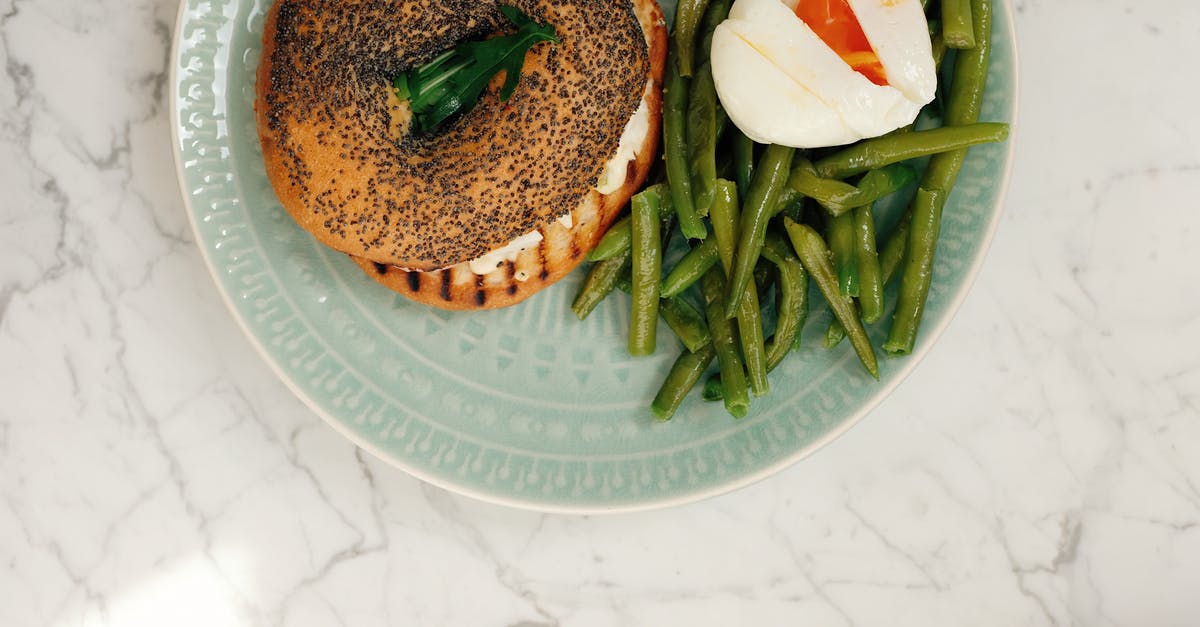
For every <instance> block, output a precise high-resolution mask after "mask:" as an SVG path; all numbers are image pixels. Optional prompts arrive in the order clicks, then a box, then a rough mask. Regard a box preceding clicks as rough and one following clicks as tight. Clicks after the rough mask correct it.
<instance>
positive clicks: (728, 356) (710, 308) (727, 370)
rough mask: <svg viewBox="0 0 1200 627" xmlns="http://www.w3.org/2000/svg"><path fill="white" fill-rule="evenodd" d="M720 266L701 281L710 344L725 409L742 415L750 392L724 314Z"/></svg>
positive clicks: (747, 408)
mask: <svg viewBox="0 0 1200 627" xmlns="http://www.w3.org/2000/svg"><path fill="white" fill-rule="evenodd" d="M723 275H724V273H723V272H721V269H720V268H713V269H712V270H709V271H708V272H707V273H706V274H705V275H704V279H703V280H702V281H701V282H700V283H701V286H702V287H703V290H704V301H705V303H706V306H705V313H706V314H707V317H708V331H709V333H711V334H712V346H713V348H714V349H715V350H716V352H717V363H718V365H719V366H720V371H721V383H722V387H723V388H724V397H725V411H727V412H729V414H730V415H732V416H735V417H737V418H741V417H743V416H745V415H746V412H747V411H749V409H750V393H749V390H748V388H747V386H746V372H745V370H744V369H743V366H742V356H741V355H740V354H739V353H738V346H737V344H738V342H737V338H736V337H735V336H736V332H735V331H734V329H733V323H732V322H730V321H729V319H728V318H726V317H725V279H724V276H723Z"/></svg>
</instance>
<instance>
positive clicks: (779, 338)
mask: <svg viewBox="0 0 1200 627" xmlns="http://www.w3.org/2000/svg"><path fill="white" fill-rule="evenodd" d="M762 255H763V257H765V258H766V259H767V260H768V261H770V262H771V263H773V264H775V266H776V267H777V268H778V269H779V283H778V286H779V287H778V294H779V316H778V320H777V322H776V323H775V334H774V335H773V336H771V339H770V340H768V341H767V371H768V372H770V371H772V370H774V369H775V368H777V367H778V366H779V364H780V363H782V362H783V359H784V358H785V357H787V354H788V353H789V352H790V351H793V350H796V349H797V348H799V347H800V331H801V329H803V328H804V319H805V318H806V317H807V315H808V273H806V272H805V271H804V266H803V265H801V264H800V260H799V259H798V258H796V253H794V252H792V249H791V247H790V246H788V244H787V243H786V242H784V241H783V238H781V237H780V236H779V235H778V234H777V233H767V239H766V242H765V244H764V246H763V252H762ZM701 396H702V397H703V398H704V400H706V401H719V400H721V399H723V398H724V392H723V390H722V387H721V375H719V374H715V375H713V376H711V377H709V379H708V381H705V383H704V391H703V392H702V394H701Z"/></svg>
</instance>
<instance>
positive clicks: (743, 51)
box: [711, 0, 937, 148]
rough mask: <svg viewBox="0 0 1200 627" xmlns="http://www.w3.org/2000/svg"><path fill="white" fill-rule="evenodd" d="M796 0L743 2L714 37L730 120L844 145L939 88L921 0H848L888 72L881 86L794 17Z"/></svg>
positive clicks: (811, 143) (894, 120) (774, 135)
mask: <svg viewBox="0 0 1200 627" xmlns="http://www.w3.org/2000/svg"><path fill="white" fill-rule="evenodd" d="M796 2H797V0H737V1H736V2H735V3H734V5H733V8H732V9H731V10H730V12H729V19H727V20H725V21H724V22H722V23H721V25H720V26H718V27H717V29H716V31H715V32H714V34H713V41H712V56H711V59H712V70H713V79H714V81H715V83H716V88H717V95H718V96H719V97H720V99H721V104H722V106H723V107H724V108H725V110H726V112H727V113H728V114H729V118H730V120H732V121H733V123H734V124H735V125H737V127H738V128H739V129H741V130H742V132H744V133H746V135H748V136H749V137H750V138H751V139H754V140H755V141H757V142H760V143H776V144H783V145H788V146H796V147H798V148H817V147H823V146H837V145H841V144H848V143H851V142H854V141H858V140H859V139H863V138H866V137H875V136H878V135H883V134H884V133H888V132H890V131H892V130H895V129H897V128H900V127H902V126H905V125H907V124H910V123H911V122H912V121H913V120H914V119H916V116H917V113H918V112H920V110H921V107H922V106H924V105H925V104H927V103H928V102H930V101H931V100H933V94H934V90H935V89H936V86H937V77H936V74H935V71H934V65H933V54H932V49H931V46H930V43H929V33H928V30H927V26H926V22H925V15H924V12H923V11H922V10H921V4H920V2H919V1H918V0H849V4H850V7H851V9H852V10H853V11H854V13H855V15H856V16H857V18H858V20H859V24H860V25H861V27H862V29H863V33H864V34H865V35H866V36H867V39H868V41H870V42H871V46H872V48H873V49H874V50H875V52H876V54H877V55H878V56H879V59H880V63H881V64H882V65H883V68H884V71H885V72H886V73H887V77H888V83H889V84H888V85H882V86H881V85H876V84H874V83H872V82H871V81H870V80H869V79H867V78H866V77H865V76H863V75H862V74H860V73H859V72H857V71H855V70H854V69H853V68H852V67H850V66H849V65H848V64H846V62H844V61H842V59H841V57H839V56H838V54H837V53H836V52H834V51H833V50H832V49H831V48H830V47H829V46H828V45H826V44H825V42H824V41H822V40H821V38H820V37H819V36H817V34H816V33H814V32H813V31H812V29H811V28H809V27H808V25H807V24H805V23H804V22H803V21H802V20H800V18H798V17H796V14H795V6H796Z"/></svg>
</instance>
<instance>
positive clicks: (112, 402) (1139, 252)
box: [0, 0, 1200, 627]
mask: <svg viewBox="0 0 1200 627" xmlns="http://www.w3.org/2000/svg"><path fill="white" fill-rule="evenodd" d="M176 6H177V5H176V0H128V1H117V0H108V1H107V2H97V1H93V2H81V1H79V0H37V1H36V2H35V1H33V0H0V66H2V67H3V69H4V71H3V73H2V74H0V398H3V399H4V401H5V402H4V403H3V405H2V406H0V624H2V625H6V626H8V625H13V626H26V625H53V626H60V625H63V626H65V625H121V626H124V625H205V626H212V625H354V626H364V625H365V626H371V625H497V626H501V625H511V626H518V625H519V626H523V627H534V626H550V625H554V626H559V625H562V626H568V627H573V626H588V625H785V624H787V625H797V624H803V625H822V626H824V625H830V626H839V625H859V626H862V625H888V626H897V625H921V626H927V625H998V626H1000V625H1003V626H1011V625H1132V626H1159V625H1163V626H1165V625H1179V626H1184V625H1195V624H1198V623H1200V595H1197V594H1196V592H1197V590H1200V295H1198V293H1197V288H1198V287H1200V263H1197V259H1200V252H1198V246H1197V242H1198V241H1200V214H1198V213H1197V210H1196V206H1197V200H1196V198H1197V193H1198V192H1200V148H1198V146H1200V119H1198V118H1197V113H1196V102H1197V101H1198V100H1200V86H1198V85H1197V83H1196V81H1195V80H1192V79H1191V78H1189V77H1192V76H1193V75H1194V71H1193V70H1192V69H1191V68H1190V66H1191V65H1192V64H1194V62H1195V60H1196V59H1197V58H1198V57H1200V44H1198V43H1197V42H1200V30H1198V29H1197V26H1196V25H1197V24H1200V5H1196V4H1195V3H1192V2H1187V1H1185V0H1149V1H1146V2H1135V1H1133V0H1115V1H1109V2H1096V1H1094V0H1054V1H1052V2H1051V1H1047V0H1015V1H1014V3H1013V6H1014V8H1015V9H1016V11H1017V27H1018V37H1019V39H1020V49H1021V54H1022V61H1023V65H1022V77H1023V80H1022V86H1023V93H1022V99H1021V109H1022V113H1021V126H1020V129H1019V132H1018V135H1017V142H1018V147H1017V161H1016V168H1015V172H1014V177H1013V184H1012V187H1011V190H1010V194H1009V197H1008V201H1007V204H1006V212H1005V215H1004V218H1003V222H1002V224H1001V227H1000V230H999V234H998V235H997V237H996V239H995V242H994V244H993V246H992V249H991V251H990V253H989V254H988V259H987V262H986V265H985V267H984V269H983V272H982V274H981V275H980V276H979V278H978V281H977V283H976V285H975V287H974V290H973V291H972V293H971V295H970V296H969V298H968V299H967V301H966V304H965V305H964V307H963V309H962V310H961V311H960V312H959V314H958V316H957V317H956V319H955V320H954V321H953V323H952V324H951V326H950V328H949V330H948V331H947V332H946V334H945V335H944V336H943V338H942V340H941V341H940V343H939V344H938V345H937V346H936V347H935V348H934V350H933V351H932V353H931V354H930V356H929V357H928V358H927V359H926V360H925V362H924V363H923V364H922V365H921V366H920V367H919V368H918V369H917V371H916V373H915V374H913V375H912V377H911V378H910V379H909V380H908V381H907V382H906V383H905V384H904V385H902V386H901V387H900V389H899V390H898V391H897V392H896V393H895V394H893V395H892V396H891V397H890V398H889V399H887V400H886V401H885V402H884V403H883V405H882V406H880V407H879V408H878V409H877V410H876V411H874V412H873V413H872V415H870V416H869V417H868V418H867V419H866V420H865V421H864V422H863V423H862V424H861V425H859V426H857V427H856V428H854V429H853V430H851V431H850V433H849V434H847V435H845V436H844V437H842V438H841V439H839V440H837V441H836V442H835V443H834V444H832V445H831V446H829V447H828V448H826V449H824V450H822V451H821V452H819V453H818V454H817V455H815V456H813V457H811V458H810V459H808V460H806V461H804V462H802V463H800V464H799V465H797V466H794V467H792V468H791V469H789V470H787V471H785V472H782V473H780V474H778V475H776V476H775V477H773V478H770V479H768V480H766V481H763V482H761V483H758V484H756V485H753V486H751V487H749V488H745V489H742V490H740V491H737V492H734V493H732V494H728V495H725V496H722V497H719V498H715V499H712V500H709V501H705V502H701V503H696V504H693V505H689V506H683V507H676V508H673V509H667V510H661V511H653V512H646V513H639V514H630V515H616V516H602V517H572V516H558V515H540V514H536V513H530V512H525V511H517V510H510V509H505V508H502V507H498V506H493V505H487V504H483V503H480V502H476V501H473V500H470V499H467V498H463V497H459V496H456V495H453V494H450V493H447V492H444V491H442V490H440V489H437V488H433V487H430V486H428V485H424V484H422V483H421V482H419V481H417V480H416V479H413V478H410V477H409V476H407V475H405V474H403V473H401V472H399V471H397V470H394V469H392V468H391V467H389V466H387V465H386V464H384V463H382V462H379V461H377V460H375V459H372V458H370V457H369V456H367V455H365V454H364V453H362V452H361V451H358V450H356V449H355V448H354V447H353V446H352V445H351V444H349V443H348V442H347V441H346V440H344V439H342V438H341V437H340V436H339V435H337V434H336V433H335V432H334V431H333V430H332V429H331V428H329V427H328V426H326V425H325V424H324V423H323V422H321V421H320V420H319V419H318V418H317V417H316V416H315V415H314V414H313V413H312V412H310V411H309V410H307V409H306V408H305V407H304V406H303V405H302V404H301V403H300V402H299V401H297V400H296V399H295V398H294V397H293V396H292V395H291V393H290V392H289V391H288V390H287V389H286V388H285V387H284V385H283V384H282V383H280V382H279V381H278V380H277V379H276V377H275V375H274V374H272V372H271V371H270V370H269V369H268V368H267V366H266V365H264V363H263V361H262V360H261V359H260V358H259V357H258V355H257V354H256V353H255V352H254V351H253V349H252V348H251V347H250V346H249V344H248V343H247V342H246V340H245V338H244V337H243V335H242V333H241V332H240V331H239V329H238V328H237V325H236V324H235V323H234V321H233V319H232V317H231V316H230V314H229V313H227V311H226V310H225V308H224V305H223V304H222V302H221V299H220V298H219V297H218V295H217V292H216V289H215V287H214V286H213V283H212V281H211V280H210V278H209V276H208V274H207V271H206V270H205V268H204V266H203V264H202V261H201V258H200V254H199V252H198V250H197V248H196V246H195V245H194V242H193V239H192V235H191V233H190V230H189V227H188V223H187V220H186V218H185V215H184V212H183V208H182V203H181V201H180V197H179V189H178V186H177V184H176V181H175V172H174V165H173V163H172V156H171V145H170V140H169V135H170V129H169V123H168V112H167V110H166V93H164V92H165V90H166V88H167V84H166V82H167V74H166V72H167V53H168V46H169V43H170V40H171V35H172V33H171V30H172V28H173V25H174V17H175V11H176ZM1084 25H1086V27H1085V26H1084Z"/></svg>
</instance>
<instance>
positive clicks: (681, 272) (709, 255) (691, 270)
mask: <svg viewBox="0 0 1200 627" xmlns="http://www.w3.org/2000/svg"><path fill="white" fill-rule="evenodd" d="M720 261H721V255H720V254H719V253H718V252H717V242H716V240H714V239H712V238H709V239H706V240H704V241H703V242H700V243H699V244H698V245H696V247H695V248H693V249H691V250H690V251H688V253H687V254H686V255H684V256H683V258H682V259H680V260H679V263H676V264H675V267H674V268H671V271H670V272H668V273H667V278H665V279H663V286H662V294H663V296H675V295H677V294H682V293H683V291H684V290H686V289H687V288H689V287H691V286H693V285H695V284H696V282H697V281H699V280H700V277H703V276H704V273H705V272H708V271H709V269H710V268H712V267H713V266H715V265H717V263H719V262H720Z"/></svg>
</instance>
